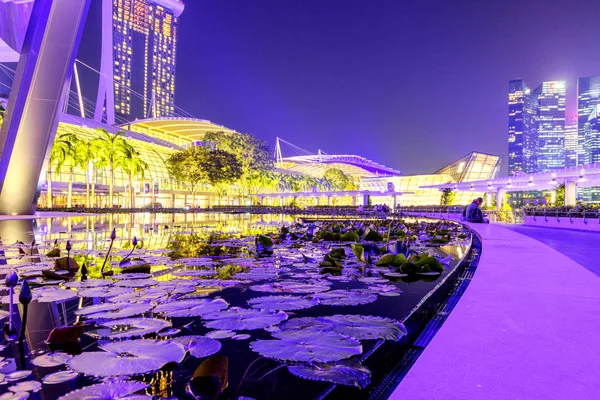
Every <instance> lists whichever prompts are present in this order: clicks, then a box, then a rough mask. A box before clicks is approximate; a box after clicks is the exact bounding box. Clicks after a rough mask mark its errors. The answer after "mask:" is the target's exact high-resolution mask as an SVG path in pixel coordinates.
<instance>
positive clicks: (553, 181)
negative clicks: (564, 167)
mask: <svg viewBox="0 0 600 400" xmlns="http://www.w3.org/2000/svg"><path fill="white" fill-rule="evenodd" d="M550 184H551V185H558V182H556V178H554V177H553V178H552V180H551V181H550Z"/></svg>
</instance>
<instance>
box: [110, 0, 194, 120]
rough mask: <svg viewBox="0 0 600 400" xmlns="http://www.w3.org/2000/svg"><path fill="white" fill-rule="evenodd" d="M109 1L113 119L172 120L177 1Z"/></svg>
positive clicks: (181, 4)
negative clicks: (167, 118)
mask: <svg viewBox="0 0 600 400" xmlns="http://www.w3.org/2000/svg"><path fill="white" fill-rule="evenodd" d="M112 1H113V18H112V22H113V23H112V34H113V73H114V74H113V78H114V94H115V113H116V115H117V116H119V117H121V118H123V119H125V120H128V121H131V120H134V119H141V118H147V117H150V116H152V117H153V118H156V117H159V116H171V115H173V113H174V111H175V108H174V104H173V103H174V99H175V56H176V47H177V22H178V17H179V15H180V14H181V12H182V11H183V3H181V2H180V1H178V0H112Z"/></svg>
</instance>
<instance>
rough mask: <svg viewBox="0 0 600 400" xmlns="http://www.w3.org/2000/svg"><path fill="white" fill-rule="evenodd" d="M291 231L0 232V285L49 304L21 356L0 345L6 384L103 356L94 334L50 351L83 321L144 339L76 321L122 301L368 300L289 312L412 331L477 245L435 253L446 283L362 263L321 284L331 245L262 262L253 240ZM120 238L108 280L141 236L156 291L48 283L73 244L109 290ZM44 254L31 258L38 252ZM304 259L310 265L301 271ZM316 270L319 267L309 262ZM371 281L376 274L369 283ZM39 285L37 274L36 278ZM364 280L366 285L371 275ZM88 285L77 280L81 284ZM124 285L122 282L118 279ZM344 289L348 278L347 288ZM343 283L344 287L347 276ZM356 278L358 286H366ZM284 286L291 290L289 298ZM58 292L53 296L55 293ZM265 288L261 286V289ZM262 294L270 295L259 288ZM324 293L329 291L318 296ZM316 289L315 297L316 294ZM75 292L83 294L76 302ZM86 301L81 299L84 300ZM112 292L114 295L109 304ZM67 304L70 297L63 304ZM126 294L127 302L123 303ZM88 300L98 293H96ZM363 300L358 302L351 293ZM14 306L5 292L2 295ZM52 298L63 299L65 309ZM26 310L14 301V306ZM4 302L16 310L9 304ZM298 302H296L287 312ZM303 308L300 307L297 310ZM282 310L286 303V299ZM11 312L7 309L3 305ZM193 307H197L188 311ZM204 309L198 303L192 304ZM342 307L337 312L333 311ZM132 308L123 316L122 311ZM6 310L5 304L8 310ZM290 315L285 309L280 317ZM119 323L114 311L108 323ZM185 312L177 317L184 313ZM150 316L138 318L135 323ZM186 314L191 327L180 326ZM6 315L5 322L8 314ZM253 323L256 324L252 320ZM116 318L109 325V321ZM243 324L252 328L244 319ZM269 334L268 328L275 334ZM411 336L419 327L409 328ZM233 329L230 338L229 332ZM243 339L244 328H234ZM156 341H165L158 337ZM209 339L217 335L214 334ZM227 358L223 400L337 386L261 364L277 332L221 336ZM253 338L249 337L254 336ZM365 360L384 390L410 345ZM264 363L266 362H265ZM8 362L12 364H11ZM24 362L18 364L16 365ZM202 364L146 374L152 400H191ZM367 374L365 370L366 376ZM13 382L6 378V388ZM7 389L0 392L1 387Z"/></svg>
mask: <svg viewBox="0 0 600 400" xmlns="http://www.w3.org/2000/svg"><path fill="white" fill-rule="evenodd" d="M291 222H293V220H292V218H291V217H289V216H283V215H240V214H236V215H224V214H174V215H167V214H132V215H125V214H118V215H100V216H82V217H71V218H48V219H40V220H34V221H31V220H11V221H0V238H1V240H2V243H1V245H0V264H1V265H0V278H4V275H5V274H7V273H9V272H10V271H12V270H13V269H14V267H18V268H19V271H20V272H19V275H21V276H22V277H23V276H25V275H26V276H29V277H30V279H31V280H30V283H31V284H32V285H33V286H34V288H35V289H34V293H43V294H44V295H46V296H50V297H48V298H49V299H50V301H44V300H43V299H42V298H41V297H37V298H36V297H35V296H34V299H36V301H33V302H32V303H31V304H30V305H29V317H28V322H27V329H26V340H25V343H24V344H23V345H22V346H19V345H17V344H15V342H9V341H8V340H6V339H3V340H2V341H1V342H0V343H1V344H2V346H6V347H5V348H3V350H2V351H0V377H1V376H2V374H4V375H5V376H6V375H7V374H10V373H12V372H14V371H18V370H33V371H34V375H33V377H31V378H28V379H29V380H35V381H40V380H42V379H45V377H46V376H48V375H49V374H50V373H54V372H57V371H66V370H68V368H67V367H66V366H65V365H64V364H61V365H58V366H54V367H49V368H40V367H37V366H33V365H32V364H31V361H32V360H33V359H35V357H37V356H39V355H42V354H45V353H47V352H48V351H56V350H60V351H64V352H67V353H69V354H72V355H76V354H79V353H81V352H89V351H99V348H98V346H99V345H102V344H105V343H108V342H107V341H106V340H100V341H98V340H96V339H94V337H93V335H89V334H84V335H81V338H80V340H79V341H76V342H71V343H69V344H68V345H61V346H58V347H57V346H54V345H51V344H49V343H47V342H46V340H47V339H48V337H49V334H50V333H51V331H52V330H53V329H57V328H58V330H55V331H54V332H55V333H56V335H58V336H60V335H65V334H66V333H64V332H62V331H61V330H60V329H64V328H65V327H73V326H75V325H74V324H77V323H80V322H85V323H86V327H85V330H86V331H88V332H90V333H92V331H94V332H109V334H116V333H119V332H125V331H128V330H135V329H139V326H134V325H132V324H136V323H139V322H140V321H139V318H138V320H137V321H132V322H131V323H129V324H122V325H117V326H116V327H113V328H108V329H107V328H102V327H101V323H103V322H102V321H103V319H96V323H98V324H99V325H94V324H93V321H94V319H91V318H89V317H84V318H82V316H80V315H77V314H76V311H78V310H81V309H82V308H87V307H89V306H92V305H99V304H110V303H111V302H112V301H113V300H115V299H120V297H119V296H122V298H123V300H119V301H116V300H115V303H118V304H134V305H135V304H152V307H150V306H149V308H150V309H151V308H153V307H155V306H156V305H158V304H163V303H169V302H171V301H172V300H173V299H177V298H179V300H182V299H185V301H187V300H188V299H189V300H194V301H196V300H198V299H213V300H214V299H220V298H222V299H224V300H225V301H226V302H227V303H228V305H229V307H230V308H233V307H243V308H244V310H248V312H251V311H252V309H251V308H250V309H249V307H248V304H249V303H248V301H249V300H251V299H255V298H257V297H262V296H270V295H282V294H283V295H286V296H288V297H289V295H295V296H297V297H302V298H306V299H310V300H311V301H314V302H315V304H317V300H316V298H317V297H316V294H315V293H317V292H319V291H320V290H325V291H328V292H327V293H335V292H334V291H336V290H337V291H342V292H343V293H351V292H352V291H357V292H360V293H359V294H361V296H366V295H368V296H373V298H376V300H375V301H372V300H371V301H369V302H367V303H364V304H363V303H357V304H355V305H354V304H351V303H350V302H349V303H348V304H346V305H342V306H333V305H326V304H325V303H323V304H318V305H316V306H314V304H313V305H312V307H309V308H307V309H293V308H292V309H291V310H290V311H286V313H287V314H286V318H298V317H319V316H327V315H334V314H341V315H344V314H347V315H349V314H358V315H373V316H378V317H384V318H390V319H393V320H397V321H404V320H405V319H406V317H407V316H408V315H409V314H410V313H411V312H412V311H413V310H414V308H415V306H416V305H417V304H419V303H420V302H421V301H422V299H423V298H424V297H426V296H427V295H428V293H429V292H430V291H432V290H433V288H434V287H435V286H436V285H437V283H436V282H442V281H444V279H445V278H446V277H447V276H448V275H449V274H450V273H451V272H452V271H453V269H454V268H456V266H457V265H458V261H459V260H461V259H462V258H463V257H464V256H465V255H466V254H467V252H468V245H467V244H460V245H447V246H442V247H439V248H436V249H435V250H434V252H435V253H437V254H439V255H440V258H443V257H445V256H446V255H452V256H453V257H454V259H453V260H452V262H451V263H450V266H449V267H446V268H445V269H444V272H443V273H442V274H441V275H440V274H437V275H436V274H434V275H427V274H425V275H421V276H414V275H413V276H408V277H407V276H398V277H391V276H389V277H387V278H384V277H383V273H382V272H381V271H379V270H378V269H376V268H374V266H366V268H365V266H364V265H361V263H360V262H359V261H358V260H356V259H352V260H351V261H347V262H346V264H347V265H346V267H345V268H346V269H347V270H351V271H356V274H357V275H356V276H354V277H353V278H352V279H337V278H336V279H334V277H331V279H329V278H327V277H323V276H320V275H319V271H320V270H321V268H320V267H319V266H318V262H319V261H320V260H322V259H323V256H324V255H325V254H327V252H328V251H329V250H330V247H331V244H330V243H324V242H321V243H312V242H311V241H306V242H303V243H304V244H303V245H302V246H298V245H297V243H294V244H292V245H290V243H287V244H286V242H285V241H283V242H282V244H277V245H276V246H275V254H274V256H273V257H267V258H261V259H257V258H255V257H254V256H253V255H252V252H253V250H254V237H255V236H256V235H257V234H264V233H268V232H278V231H279V229H280V227H281V226H282V225H284V224H288V225H289V224H290V223H291ZM113 229H114V230H115V231H116V234H117V239H116V240H115V242H114V251H113V253H112V255H111V257H109V258H108V265H107V268H106V269H107V270H108V271H111V273H114V274H119V273H120V271H121V268H120V265H119V262H120V261H123V260H124V259H125V258H126V257H127V256H128V254H130V253H131V251H132V249H133V242H132V239H133V238H134V237H135V238H136V239H137V241H138V245H137V246H136V248H135V249H134V250H133V251H134V252H133V256H132V257H139V258H141V259H142V260H144V262H147V264H149V266H150V273H151V279H152V281H151V282H150V281H149V280H148V279H147V278H148V277H146V276H140V277H139V278H140V279H131V280H128V281H126V282H125V283H123V282H124V281H120V280H114V281H113V280H112V277H111V276H108V277H107V279H109V280H110V281H111V284H110V287H109V286H107V287H106V288H104V289H103V288H93V287H91V289H94V290H96V291H95V292H94V293H95V294H94V295H93V296H83V295H81V293H84V292H85V290H86V289H90V288H87V287H75V286H71V287H68V288H67V287H65V286H62V289H57V288H58V285H57V284H58V283H59V282H56V281H54V282H53V280H52V279H48V278H45V279H44V278H42V277H41V276H40V275H41V274H40V271H41V270H43V269H51V268H52V267H53V266H54V262H55V261H54V259H52V258H49V257H47V256H46V254H47V253H48V252H49V251H50V250H52V249H53V248H55V243H57V246H58V247H60V248H61V256H63V257H64V256H66V252H65V244H66V242H67V240H68V241H69V242H70V244H71V245H72V250H71V251H70V253H69V255H70V256H72V257H73V258H74V259H75V260H76V261H77V262H78V263H79V265H85V266H86V267H87V268H86V269H87V271H88V273H87V275H86V277H87V279H91V280H92V281H90V282H94V281H93V280H94V279H102V278H103V276H102V274H101V273H100V272H101V267H102V264H103V263H104V259H105V257H106V252H107V249H108V246H109V243H110V234H111V232H112V231H113ZM34 241H35V243H36V246H34V247H33V248H32V247H31V246H30V244H31V243H32V242H34ZM340 246H342V247H344V248H345V249H346V253H348V254H350V255H351V254H352V250H351V249H350V246H349V244H340ZM303 260H304V261H303ZM306 260H316V261H314V262H313V261H309V262H307V261H306ZM367 270H369V271H370V272H368V273H367V272H366V271H367ZM27 274H29V275H27ZM361 274H362V275H361ZM80 278H81V277H80V276H79V274H78V275H77V276H76V279H77V280H78V279H80ZM115 278H117V276H115ZM338 278H339V277H338ZM342 278H343V277H342ZM357 278H358V279H357ZM277 282H283V283H282V285H283V286H281V287H279V286H277V285H276V283H277ZM294 282H296V283H298V284H301V285H302V284H310V285H312V286H310V288H309V289H307V291H306V292H303V291H302V290H301V289H298V286H297V285H296V286H294V285H295V284H294ZM48 283H55V284H54V285H48V286H45V285H46V284H48ZM257 283H260V284H261V285H256V284H257ZM253 285H256V286H261V287H263V289H260V290H259V289H257V288H255V287H254V286H253ZM319 285H325V287H324V289H320V288H319V287H318V286H319ZM314 288H316V289H314ZM69 291H73V292H72V295H71V296H69V293H71V292H69ZM75 291H77V292H75ZM109 291H113V292H111V293H110V296H114V297H109V296H108V294H106V293H108V292H109ZM65 292H66V293H67V296H64V295H65ZM117 292H118V293H117ZM88 293H90V292H88ZM352 293H354V292H352ZM5 295H6V291H4V292H3V293H2V296H5ZM52 296H62V297H61V298H58V297H52ZM15 299H16V297H15ZM4 300H6V299H4ZM288 300H290V299H287V298H286V301H288ZM291 300H293V299H291ZM282 301H283V300H282ZM4 302H5V303H6V301H4ZM190 304H192V303H190ZM193 304H200V303H193ZM331 304H333V303H331ZM123 307H124V306H123ZM3 309H4V310H7V306H6V304H5V305H4V306H3ZM279 309H281V308H279ZM22 312H23V309H22V306H20V309H19V312H18V313H15V316H14V317H15V325H16V326H18V327H20V325H21V321H20V316H21V315H22ZM110 312H113V311H110V310H109V313H110ZM177 313H179V314H177ZM142 314H143V315H145V316H146V317H147V318H154V319H155V320H156V319H159V320H161V321H168V323H169V326H171V325H172V327H170V328H169V329H163V330H162V331H160V333H158V334H151V335H150V336H149V337H150V338H156V339H158V340H162V341H164V340H167V339H168V338H170V337H177V336H188V335H206V334H209V335H214V336H215V337H218V335H219V334H215V333H214V332H221V330H217V331H211V329H208V328H207V326H206V321H205V320H204V316H203V317H202V318H200V316H199V314H198V315H196V316H189V315H194V314H193V312H192V313H188V314H187V315H186V310H176V311H175V313H173V314H172V315H177V316H176V317H173V316H170V315H171V314H168V313H167V314H163V313H153V311H149V312H144V313H142ZM133 315H134V316H135V315H140V314H139V313H138V314H133ZM180 315H181V316H180ZM0 316H2V314H0ZM247 318H254V317H251V316H248V317H247ZM106 319H107V318H104V320H106ZM241 320H244V317H242V318H241ZM265 326H266V325H265ZM409 328H410V327H409ZM223 329H225V330H227V329H229V328H227V329H226V328H223ZM234 330H235V331H238V329H234ZM155 332H156V331H155ZM209 332H210V333H209ZM235 333H238V334H239V333H242V334H241V335H236V336H239V339H240V340H235V339H236V338H233V339H232V338H230V337H231V336H232V335H233V334H235ZM222 335H225V336H222V337H223V338H222V339H221V338H220V339H219V340H220V341H221V345H222V347H221V349H220V351H219V352H218V354H219V355H223V356H226V357H228V358H229V369H228V375H229V376H228V380H229V383H230V389H228V390H226V391H225V392H224V393H223V394H222V395H221V397H219V398H220V399H228V398H238V396H242V395H244V396H246V397H248V398H256V399H263V398H264V399H279V398H286V399H290V400H292V399H309V398H316V397H318V396H319V394H320V393H322V392H323V391H324V390H326V388H327V387H328V384H327V383H323V382H317V381H307V380H301V379H300V378H296V377H294V376H293V375H291V374H290V373H288V372H287V370H286V369H283V370H280V369H281V365H280V363H279V362H276V361H273V360H269V359H267V358H262V357H258V355H257V354H256V353H255V352H253V351H251V349H250V348H249V343H250V342H252V341H254V340H257V339H265V340H270V339H271V337H270V334H269V332H267V331H265V330H263V329H251V330H244V329H239V331H238V332H234V333H232V334H231V335H229V336H227V335H228V334H222ZM246 336H247V337H246ZM361 344H362V349H363V354H364V353H367V352H368V351H369V350H370V349H373V348H375V347H374V346H377V347H379V346H381V348H379V349H378V352H379V353H381V354H382V357H383V358H381V357H379V358H375V357H374V358H373V360H374V361H373V362H372V363H371V364H369V362H368V361H365V362H364V363H365V365H366V366H367V367H368V368H369V369H370V370H371V371H372V374H373V376H372V378H373V379H379V378H381V377H382V376H383V375H384V374H385V373H387V372H388V371H389V370H390V369H391V368H392V367H393V363H395V362H397V361H398V358H399V355H400V354H401V353H400V350H401V349H402V348H403V347H402V346H403V345H404V344H403V343H400V342H398V343H388V342H385V344H384V345H383V346H382V345H381V343H379V342H377V343H376V341H375V340H363V341H361ZM257 357H258V358H257ZM2 358H5V360H4V361H3V360H2ZM13 358H14V363H13V364H11V363H10V362H8V361H6V360H10V359H13ZM201 360H202V359H200V360H199V359H197V358H195V357H190V356H188V357H186V358H185V359H184V360H183V361H182V362H181V363H180V364H179V365H174V366H169V365H167V366H166V367H165V368H162V369H161V370H160V371H158V372H153V373H146V374H143V375H140V376H139V377H137V378H136V379H137V380H138V381H142V382H144V383H146V384H148V386H149V387H148V388H147V389H145V393H147V394H149V395H156V396H160V397H170V396H175V397H177V398H184V397H185V396H186V394H185V391H184V387H185V383H186V382H188V381H189V379H190V377H191V375H192V373H193V372H194V370H196V368H197V367H198V365H199V363H200V361H201ZM363 368H364V367H363ZM2 379H4V378H2ZM2 379H0V385H2ZM96 382H97V380H94V379H92V378H91V377H89V376H84V375H79V376H78V377H77V378H76V379H71V380H67V381H65V382H63V383H60V384H52V385H50V384H44V385H43V387H42V391H41V392H37V393H32V396H33V398H44V399H55V398H58V397H60V396H62V395H64V394H65V393H68V392H70V391H72V390H74V389H77V388H81V387H86V386H88V385H90V384H92V383H96ZM12 384H13V383H8V384H7V383H6V382H4V384H3V385H2V386H0V392H1V391H4V390H6V389H7V388H8V387H9V386H10V385H12ZM348 390H349V389H340V390H337V391H334V392H333V393H331V394H330V397H328V398H357V399H358V398H366V396H367V395H368V390H367V389H364V390H362V391H359V390H358V389H352V390H351V391H348Z"/></svg>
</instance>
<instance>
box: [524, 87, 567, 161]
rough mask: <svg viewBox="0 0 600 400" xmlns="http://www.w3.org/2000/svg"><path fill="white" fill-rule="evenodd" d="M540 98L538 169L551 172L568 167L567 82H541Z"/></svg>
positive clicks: (537, 116)
mask: <svg viewBox="0 0 600 400" xmlns="http://www.w3.org/2000/svg"><path fill="white" fill-rule="evenodd" d="M533 94H534V95H537V100H538V108H537V115H536V124H537V148H536V153H537V160H536V170H535V171H532V172H542V171H550V170H553V169H559V168H564V167H565V98H566V83H565V82H563V81H550V82H542V84H541V85H540V86H539V87H538V88H537V89H536V90H534V93H533Z"/></svg>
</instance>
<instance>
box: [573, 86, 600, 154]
mask: <svg viewBox="0 0 600 400" xmlns="http://www.w3.org/2000/svg"><path fill="white" fill-rule="evenodd" d="M599 104H600V76H591V77H585V78H579V79H578V80H577V135H578V139H579V149H578V150H579V151H578V156H579V160H578V164H579V165H581V164H588V163H590V162H593V161H591V160H590V158H589V155H590V154H591V153H590V151H589V150H591V149H592V147H590V146H593V142H594V139H593V137H595V133H592V132H588V127H589V121H588V120H589V119H590V117H592V116H593V117H594V118H595V114H594V113H593V111H594V109H595V108H596V106H598V105H599ZM598 146H600V143H598ZM599 150H600V147H599Z"/></svg>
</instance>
